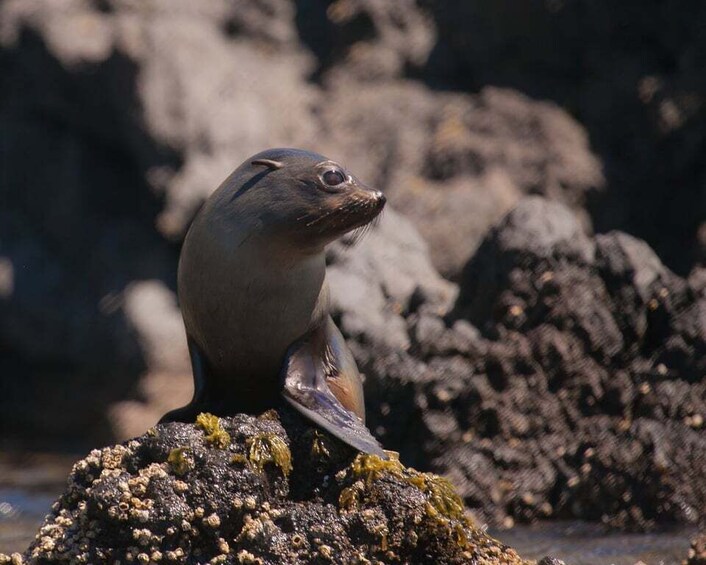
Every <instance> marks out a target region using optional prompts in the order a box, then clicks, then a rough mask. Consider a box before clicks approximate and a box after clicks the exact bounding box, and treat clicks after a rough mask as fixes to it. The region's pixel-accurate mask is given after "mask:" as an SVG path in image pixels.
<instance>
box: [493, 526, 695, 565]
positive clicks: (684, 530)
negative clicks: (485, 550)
mask: <svg viewBox="0 0 706 565" xmlns="http://www.w3.org/2000/svg"><path fill="white" fill-rule="evenodd" d="M695 533H696V528H691V527H679V528H674V529H670V530H668V531H660V532H652V533H648V534H626V533H620V532H606V531H605V529H604V528H603V527H601V526H600V525H598V524H591V523H586V522H546V523H540V524H533V525H530V526H516V527H514V528H512V529H511V530H504V531H502V530H501V531H497V530H492V529H491V530H490V534H491V535H492V536H493V537H494V538H496V539H498V540H500V541H502V542H503V543H504V544H506V545H509V546H511V547H514V548H515V549H516V550H517V551H518V553H519V554H520V555H522V556H523V557H526V558H528V559H541V558H542V557H544V556H545V555H549V556H551V557H556V558H558V559H562V560H564V561H565V562H566V563H567V565H635V563H639V562H640V561H642V563H645V564H646V565H681V563H682V561H683V560H684V559H686V555H687V552H688V550H689V541H690V539H691V537H692V536H693V535H694V534H695Z"/></svg>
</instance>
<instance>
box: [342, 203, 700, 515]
mask: <svg viewBox="0 0 706 565" xmlns="http://www.w3.org/2000/svg"><path fill="white" fill-rule="evenodd" d="M704 306H706V303H704V298H703V296H702V295H701V294H699V293H698V292H697V291H695V290H694V288H693V285H689V284H687V283H686V281H684V280H683V279H681V278H680V277H678V276H676V275H674V274H673V273H672V272H670V271H669V270H668V269H667V268H666V267H664V266H663V265H662V264H661V262H660V261H659V260H658V259H657V258H656V256H655V255H654V253H653V252H652V251H651V250H650V249H649V247H648V246H646V245H645V244H644V243H643V242H640V241H638V240H636V239H634V238H631V237H630V236H627V235H626V234H621V233H610V234H605V235H600V236H597V237H595V238H593V237H589V236H588V235H586V234H585V232H584V231H583V230H582V228H581V224H580V222H579V221H578V220H577V219H576V217H575V215H574V214H573V213H572V212H571V211H570V210H569V209H568V208H566V207H563V206H562V205H560V204H558V203H555V202H551V201H548V200H546V199H542V198H540V197H528V198H525V199H524V200H522V201H521V202H520V203H519V204H518V206H517V207H516V208H515V209H514V210H513V211H512V212H511V213H510V214H508V215H507V217H506V218H505V219H504V220H503V221H502V222H500V224H499V225H498V226H496V227H495V228H494V229H493V230H491V232H490V233H489V234H488V235H487V236H486V239H485V241H484V242H483V243H482V244H481V246H480V247H479V249H478V251H477V253H476V254H475V255H474V256H473V258H472V259H471V260H470V261H469V263H468V265H467V266H466V268H465V269H464V272H463V276H462V278H461V282H460V290H459V295H458V298H457V300H456V302H455V304H454V305H453V308H452V309H451V311H450V312H449V313H448V314H447V315H446V316H444V315H443V314H442V313H440V312H439V311H438V310H436V311H435V310H434V309H431V308H425V307H424V306H421V307H419V308H417V309H415V310H413V311H402V312H401V316H402V317H403V318H404V323H405V325H406V328H407V333H408V336H409V342H410V347H409V348H408V350H407V351H399V350H390V349H389V348H388V347H387V344H386V343H384V342H383V341H372V342H367V343H366V342H362V341H361V342H360V343H357V344H356V343H355V342H356V341H357V339H356V338H355V336H352V337H353V341H354V349H353V350H354V352H355V354H356V357H357V359H358V361H359V364H360V366H361V368H362V370H363V372H364V373H365V374H366V376H367V381H366V400H367V403H368V411H369V416H368V418H369V419H368V422H369V425H370V426H371V429H373V430H375V431H376V432H377V433H378V434H379V436H380V437H381V438H382V441H383V444H384V445H386V446H389V447H392V448H393V449H395V450H398V451H399V452H400V453H401V456H402V458H403V459H404V460H405V461H408V462H410V463H412V464H414V465H416V466H418V467H420V468H422V469H425V470H431V471H433V472H436V473H440V474H444V475H445V476H447V477H449V478H450V479H451V480H452V481H454V484H456V485H457V487H458V489H459V492H460V494H461V495H462V496H463V497H464V499H465V501H466V503H467V504H468V505H469V506H470V507H471V508H473V509H474V511H475V512H476V513H477V514H478V515H479V516H480V517H481V518H482V519H483V520H487V521H489V522H491V523H496V524H501V523H503V521H505V520H506V519H507V517H508V515H509V516H511V517H512V518H513V519H514V520H515V521H528V520H529V521H531V520H537V519H546V518H580V519H589V520H599V521H603V522H607V523H609V524H611V525H614V526H617V527H621V528H632V529H649V528H651V527H653V526H655V525H656V524H658V523H666V522H673V521H678V522H686V523H693V522H697V521H698V520H700V519H703V513H702V512H701V511H700V509H701V508H704V507H706V506H705V505H704V502H706V490H704V489H703V488H702V486H703V485H704V484H706V483H705V482H704V480H703V479H704V474H703V466H702V465H700V464H699V463H698V462H699V461H702V460H706V438H704V435H703V433H702V427H703V414H704V412H705V411H706V404H704V401H703V398H704V396H703V395H704V391H705V390H706V389H705V388H704V387H705V386H706V385H705V384H704V382H703V379H702V378H701V377H700V375H703V374H705V370H706V369H705V368H704V365H703V362H704V361H703V360H704V355H705V353H704V347H705V346H706V326H704V325H703V315H702V312H703V308H704ZM687 454H689V455H687Z"/></svg>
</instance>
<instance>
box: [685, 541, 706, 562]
mask: <svg viewBox="0 0 706 565" xmlns="http://www.w3.org/2000/svg"><path fill="white" fill-rule="evenodd" d="M683 564H684V565H704V564H706V534H700V535H698V536H696V537H695V538H694V539H693V541H692V542H691V547H690V548H689V554H688V557H687V559H686V561H683Z"/></svg>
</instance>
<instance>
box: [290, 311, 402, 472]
mask: <svg viewBox="0 0 706 565" xmlns="http://www.w3.org/2000/svg"><path fill="white" fill-rule="evenodd" d="M353 371H354V372H353ZM283 394H284V398H285V399H286V400H287V401H288V402H289V403H290V404H291V405H292V406H294V408H296V409H297V410H298V411H299V412H301V413H302V414H303V415H304V416H306V417H307V418H309V419H310V420H312V421H313V422H315V423H316V424H318V425H319V426H321V427H322V428H324V429H325V430H326V431H328V432H329V433H331V434H333V435H334V436H336V437H337V438H339V439H341V440H342V441H344V442H346V443H347V444H348V445H350V446H352V447H355V448H356V449H358V450H360V451H363V452H365V453H372V454H374V455H378V456H379V457H382V458H383V459H388V456H387V455H386V454H385V452H384V451H383V449H382V447H380V444H379V443H378V442H377V440H376V439H375V438H374V437H373V435H372V434H371V433H370V431H369V430H368V428H366V427H365V424H364V422H363V417H364V415H365V412H364V410H365V409H364V406H363V391H362V386H361V383H360V375H359V374H358V368H357V367H356V366H355V361H353V358H352V356H351V354H350V352H349V351H348V348H347V347H346V345H345V342H344V341H343V336H341V334H340V332H339V331H338V328H336V326H335V324H334V323H333V320H331V319H330V318H329V319H328V320H327V322H325V323H324V324H322V326H321V327H320V328H317V329H316V330H314V331H312V332H311V333H309V334H308V335H307V336H305V337H304V338H303V339H301V340H300V341H298V342H297V343H295V344H294V345H293V346H292V347H291V348H290V349H289V352H288V354H287V358H286V361H285V366H284V392H283ZM356 412H358V413H359V414H361V416H362V417H361V416H358V415H357V414H356Z"/></svg>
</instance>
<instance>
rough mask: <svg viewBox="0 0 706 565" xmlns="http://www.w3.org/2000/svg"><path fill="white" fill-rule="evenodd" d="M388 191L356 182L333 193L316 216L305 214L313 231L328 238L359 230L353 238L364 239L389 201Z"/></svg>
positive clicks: (308, 228) (311, 232)
mask: <svg viewBox="0 0 706 565" xmlns="http://www.w3.org/2000/svg"><path fill="white" fill-rule="evenodd" d="M386 200H387V199H386V198H385V195H384V194H383V193H382V192H381V191H379V190H376V189H372V188H368V187H365V186H360V185H358V186H356V187H355V188H353V189H350V188H349V189H348V190H346V191H345V192H340V193H336V194H333V193H331V194H329V195H328V196H327V198H326V199H325V202H324V203H323V205H322V207H321V208H319V209H318V210H317V212H316V216H312V215H309V214H307V216H306V217H303V218H301V220H302V221H303V222H304V223H305V225H306V229H307V231H309V233H310V234H316V235H317V236H318V237H321V238H323V239H324V240H325V241H333V240H334V239H336V238H338V237H340V236H342V235H344V234H346V233H349V232H355V233H354V235H353V239H354V240H355V241H358V240H360V239H361V238H362V237H363V236H364V235H365V233H367V232H368V230H369V229H370V228H371V227H372V225H371V222H373V221H374V220H375V219H376V218H377V217H378V216H379V214H380V212H382V209H383V208H384V207H385V203H386Z"/></svg>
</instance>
